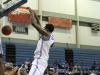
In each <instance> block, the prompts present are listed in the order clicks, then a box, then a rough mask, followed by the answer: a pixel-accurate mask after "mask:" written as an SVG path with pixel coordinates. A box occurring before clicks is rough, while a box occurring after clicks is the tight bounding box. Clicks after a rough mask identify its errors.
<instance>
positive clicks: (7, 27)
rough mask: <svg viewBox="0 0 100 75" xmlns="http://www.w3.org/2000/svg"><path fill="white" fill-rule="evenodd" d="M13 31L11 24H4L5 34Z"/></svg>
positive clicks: (3, 30)
mask: <svg viewBox="0 0 100 75" xmlns="http://www.w3.org/2000/svg"><path fill="white" fill-rule="evenodd" d="M11 32H12V28H11V27H10V26H8V25H6V26H4V27H3V28H2V33H3V34H4V35H6V36H7V35H10V34H11Z"/></svg>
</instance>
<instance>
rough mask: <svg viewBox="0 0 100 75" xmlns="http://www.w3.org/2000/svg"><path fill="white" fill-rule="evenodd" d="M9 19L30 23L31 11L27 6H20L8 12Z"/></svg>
mask: <svg viewBox="0 0 100 75" xmlns="http://www.w3.org/2000/svg"><path fill="white" fill-rule="evenodd" d="M8 20H9V21H14V22H24V23H30V13H29V11H28V9H27V7H24V6H20V7H18V8H17V9H15V10H13V11H12V12H10V13H9V14H8Z"/></svg>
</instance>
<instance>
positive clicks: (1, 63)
mask: <svg viewBox="0 0 100 75" xmlns="http://www.w3.org/2000/svg"><path fill="white" fill-rule="evenodd" d="M2 54H3V51H2V45H1V40H0V75H4V61H3V57H2Z"/></svg>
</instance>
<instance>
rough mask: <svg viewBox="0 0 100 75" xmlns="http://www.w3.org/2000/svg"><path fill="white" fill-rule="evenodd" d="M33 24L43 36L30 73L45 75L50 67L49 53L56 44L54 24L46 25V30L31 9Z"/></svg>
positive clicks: (31, 74)
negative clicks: (53, 33)
mask: <svg viewBox="0 0 100 75" xmlns="http://www.w3.org/2000/svg"><path fill="white" fill-rule="evenodd" d="M28 9H29V12H30V14H31V15H30V17H31V24H32V26H33V27H34V28H35V29H36V30H37V31H38V32H39V33H40V34H41V37H40V39H39V41H38V44H37V48H36V50H35V52H34V54H35V56H34V61H33V62H32V66H31V69H30V72H29V75H43V73H44V71H45V69H46V68H47V66H48V59H49V51H50V49H51V47H52V46H53V44H54V37H53V35H52V32H53V30H54V26H53V25H52V24H46V26H45V27H44V29H43V28H42V27H41V25H40V22H39V20H38V17H37V15H36V13H35V12H33V10H32V9H31V8H29V7H28Z"/></svg>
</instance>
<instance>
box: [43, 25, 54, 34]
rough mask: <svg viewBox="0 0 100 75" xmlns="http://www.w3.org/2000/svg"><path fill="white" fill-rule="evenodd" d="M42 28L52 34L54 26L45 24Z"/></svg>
mask: <svg viewBox="0 0 100 75" xmlns="http://www.w3.org/2000/svg"><path fill="white" fill-rule="evenodd" d="M44 28H45V30H47V31H48V32H50V33H52V32H53V31H54V26H53V25H52V24H46V26H45V27H44Z"/></svg>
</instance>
